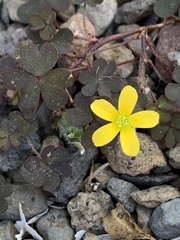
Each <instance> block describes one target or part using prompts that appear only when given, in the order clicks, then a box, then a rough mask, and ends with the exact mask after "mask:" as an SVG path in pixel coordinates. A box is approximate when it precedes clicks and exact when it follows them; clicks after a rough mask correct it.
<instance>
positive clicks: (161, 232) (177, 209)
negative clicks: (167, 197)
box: [149, 198, 180, 239]
mask: <svg viewBox="0 0 180 240" xmlns="http://www.w3.org/2000/svg"><path fill="white" fill-rule="evenodd" d="M149 223H150V228H151V230H152V232H153V233H154V234H155V235H156V236H157V237H158V238H161V239H171V238H176V237H179V236H180V198H177V199H173V200H171V201H169V202H166V203H163V204H161V205H160V206H158V207H157V208H156V209H155V210H154V211H153V213H152V215H151V219H150V222H149Z"/></svg>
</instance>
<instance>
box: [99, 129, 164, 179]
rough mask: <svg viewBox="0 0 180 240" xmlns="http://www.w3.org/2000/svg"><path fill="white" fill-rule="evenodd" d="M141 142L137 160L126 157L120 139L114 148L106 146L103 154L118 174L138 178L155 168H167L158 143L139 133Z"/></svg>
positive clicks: (102, 149)
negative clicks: (139, 175)
mask: <svg viewBox="0 0 180 240" xmlns="http://www.w3.org/2000/svg"><path fill="white" fill-rule="evenodd" d="M137 135H138V138H139V141H140V152H139V154H138V155H137V156H136V157H135V158H131V157H129V156H127V155H125V154H124V153H123V151H122V149H121V146H120V143H119V139H118V141H117V143H116V144H115V145H114V146H104V147H102V148H101V151H102V153H103V154H104V155H105V157H106V158H107V160H108V162H109V165H110V167H111V168H112V169H113V170H114V171H115V172H117V173H123V174H128V175H130V176H136V175H138V174H148V173H149V172H150V171H151V170H152V169H153V168H155V167H164V166H166V164H167V163H166V160H165V158H164V156H163V154H162V152H161V150H160V149H159V147H158V145H157V143H156V142H155V141H153V140H152V138H151V137H150V136H148V135H146V134H143V133H137Z"/></svg>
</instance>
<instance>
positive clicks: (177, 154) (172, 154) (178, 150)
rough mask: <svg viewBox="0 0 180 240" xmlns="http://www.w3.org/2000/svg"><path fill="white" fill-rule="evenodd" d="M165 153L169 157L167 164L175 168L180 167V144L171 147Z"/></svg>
mask: <svg viewBox="0 0 180 240" xmlns="http://www.w3.org/2000/svg"><path fill="white" fill-rule="evenodd" d="M166 154H167V156H168V158H169V164H170V165H171V166H172V167H173V168H175V169H180V146H175V147H174V148H171V149H170V150H169V151H167V152H166Z"/></svg>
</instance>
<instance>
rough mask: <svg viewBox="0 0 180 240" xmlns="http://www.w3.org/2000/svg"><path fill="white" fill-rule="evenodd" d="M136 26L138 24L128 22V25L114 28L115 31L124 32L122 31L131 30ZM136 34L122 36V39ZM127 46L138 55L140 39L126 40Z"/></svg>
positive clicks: (136, 27) (139, 52)
mask: <svg viewBox="0 0 180 240" xmlns="http://www.w3.org/2000/svg"><path fill="white" fill-rule="evenodd" d="M138 28H140V26H139V25H138V24H135V23H134V24H129V25H120V26H119V27H118V28H117V29H116V31H117V33H124V32H128V31H131V30H133V29H138ZM137 36H138V34H133V35H131V36H128V37H125V38H123V40H124V41H128V40H129V39H131V38H132V37H137ZM127 46H128V47H129V48H130V49H131V50H132V52H133V53H134V54H135V55H136V56H139V55H140V54H141V40H140V39H137V40H132V41H130V42H128V43H127Z"/></svg>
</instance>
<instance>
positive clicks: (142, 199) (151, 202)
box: [130, 185, 180, 208]
mask: <svg viewBox="0 0 180 240" xmlns="http://www.w3.org/2000/svg"><path fill="white" fill-rule="evenodd" d="M130 195H131V197H132V198H133V199H134V200H135V201H136V202H137V203H139V204H141V205H143V206H145V207H148V208H155V207H157V206H158V205H159V204H161V203H164V202H167V201H169V200H171V199H174V198H177V197H179V196H180V192H179V189H178V188H175V187H173V186H171V185H161V186H155V187H151V188H148V189H144V190H138V191H134V192H132V193H131V194H130Z"/></svg>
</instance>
